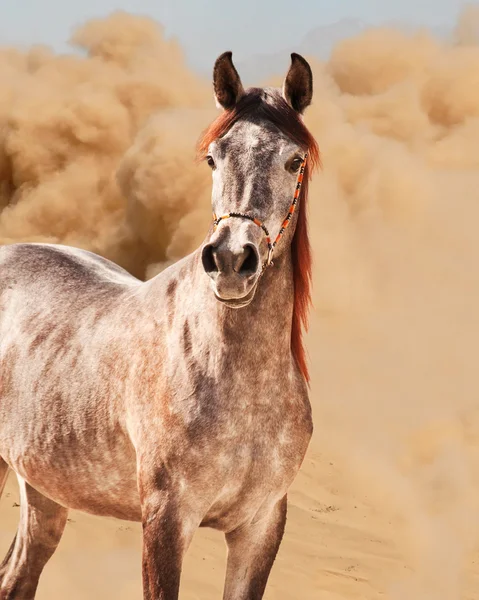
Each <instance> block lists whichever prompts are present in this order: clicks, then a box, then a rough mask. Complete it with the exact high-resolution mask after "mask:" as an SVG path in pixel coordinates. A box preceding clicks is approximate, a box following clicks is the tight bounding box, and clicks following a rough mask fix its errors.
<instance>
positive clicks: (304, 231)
mask: <svg viewBox="0 0 479 600" xmlns="http://www.w3.org/2000/svg"><path fill="white" fill-rule="evenodd" d="M253 115H254V116H255V117H256V116H258V117H263V118H265V119H266V120H267V121H270V122H271V123H273V124H274V125H275V126H276V127H278V129H280V131H282V132H283V133H284V134H285V135H287V136H288V137H289V138H291V139H292V140H293V141H294V142H295V143H296V144H298V146H300V147H301V148H303V149H304V150H305V151H308V161H307V163H306V168H305V172H304V178H303V184H302V187H301V193H300V196H299V207H298V209H299V210H298V220H297V224H296V230H295V232H294V236H293V241H292V244H291V256H292V262H293V282H294V304H293V323H292V329H291V351H292V353H293V356H294V357H295V359H296V361H297V363H298V366H299V369H300V371H301V373H302V374H303V376H304V378H305V380H306V381H307V382H308V383H309V372H308V365H307V362H306V353H305V349H304V345H303V337H302V334H303V329H304V330H305V331H307V329H308V314H309V308H310V305H311V278H312V255H311V245H310V242H309V236H308V221H307V213H306V211H307V200H308V183H309V178H310V177H311V173H312V170H313V169H314V168H315V167H317V166H319V165H320V163H321V160H320V154H319V148H318V144H317V142H316V140H315V139H314V138H313V136H312V135H311V133H310V132H309V131H308V129H307V128H306V126H305V125H304V123H303V121H302V119H301V117H300V116H299V115H298V113H297V112H296V111H295V110H293V109H292V108H291V107H290V106H289V104H288V103H287V102H286V101H285V100H284V99H283V98H282V96H281V95H280V94H279V93H272V92H271V91H269V90H263V89H261V88H252V89H249V90H248V91H247V93H246V94H245V95H244V96H243V97H242V98H241V99H240V100H239V102H238V103H237V104H236V105H235V106H234V107H233V108H232V109H230V110H225V111H223V112H222V113H221V114H220V115H219V116H218V117H217V119H216V120H215V121H213V123H212V124H211V125H210V126H209V127H208V128H207V129H206V131H204V132H203V135H202V136H201V138H200V140H199V142H198V158H200V159H202V158H204V157H205V156H206V155H207V152H208V147H209V145H210V144H211V142H213V141H214V140H216V139H217V138H220V137H222V136H223V135H225V133H226V132H227V131H228V130H229V129H230V128H231V127H232V126H233V125H234V124H235V123H236V122H237V121H238V120H239V119H242V118H245V117H250V116H253Z"/></svg>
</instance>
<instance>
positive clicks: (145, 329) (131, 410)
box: [0, 52, 319, 600]
mask: <svg viewBox="0 0 479 600" xmlns="http://www.w3.org/2000/svg"><path fill="white" fill-rule="evenodd" d="M291 58H292V61H291V66H290V68H289V71H288V74H287V76H286V78H285V81H284V85H283V88H282V90H279V89H273V88H265V89H262V88H250V89H247V90H245V89H244V88H243V86H242V83H241V80H240V78H239V76H238V73H237V71H236V69H235V67H234V65H233V62H232V53H231V52H225V53H224V54H222V55H221V56H220V57H219V58H218V59H217V60H216V63H215V66H214V73H213V84H214V93H215V98H216V102H217V104H218V106H219V107H221V112H220V114H219V116H218V118H217V119H216V120H215V121H214V122H213V123H212V124H211V125H210V127H209V128H208V130H207V131H206V132H204V134H203V136H202V138H201V140H200V142H199V146H198V149H199V156H201V157H202V158H204V159H205V161H206V162H207V163H208V164H209V165H210V167H211V169H212V180H213V183H212V205H213V211H214V215H215V216H214V218H213V223H212V226H211V228H210V230H209V231H208V233H207V237H206V239H205V242H204V244H202V246H201V247H200V248H198V249H197V250H196V251H195V252H193V253H192V254H190V255H189V256H187V257H185V258H183V259H182V260H180V261H178V262H177V263H176V264H174V265H172V266H170V267H169V268H168V269H166V270H164V271H163V272H161V273H160V274H159V275H157V276H156V277H155V278H153V279H151V280H149V281H146V282H142V281H140V280H138V279H136V278H134V277H132V276H131V275H130V274H129V273H127V272H126V271H124V270H123V269H122V268H120V267H119V266H117V265H115V264H113V263H111V262H109V261H107V260H105V259H103V258H102V257H100V256H97V255H95V254H92V253H90V252H87V251H83V250H79V249H75V248H70V247H66V246H62V245H50V244H33V243H29V244H23V243H19V244H12V245H7V246H3V247H2V248H0V489H3V487H4V484H5V481H6V479H7V475H8V472H9V470H10V469H11V470H13V471H14V472H15V474H16V476H17V478H18V483H19V486H20V497H21V509H20V523H19V526H18V531H17V534H16V536H15V539H14V541H13V543H12V545H11V547H10V550H9V551H8V554H7V556H6V558H5V560H4V562H3V563H2V565H1V567H0V598H1V600H7V599H8V600H10V599H13V598H15V599H16V600H31V599H33V598H34V596H35V593H36V589H37V586H38V582H39V578H40V575H41V572H42V570H43V568H44V566H45V564H46V563H47V561H48V560H49V558H50V557H51V556H52V554H53V553H54V551H55V549H56V547H57V545H58V543H59V541H60V538H61V536H62V532H63V530H64V527H65V523H66V521H67V514H68V510H69V509H70V508H71V509H77V510H81V511H85V512H88V513H92V514H95V515H106V516H110V517H116V518H119V519H126V520H132V521H139V522H141V523H142V527H143V560H142V564H143V597H144V599H145V600H160V599H161V600H176V599H177V598H178V594H179V587H180V574H181V568H182V562H183V558H184V555H185V552H186V550H187V549H188V546H189V544H190V542H191V540H192V537H193V535H194V532H195V530H196V529H197V528H198V527H200V526H206V527H213V528H216V529H218V530H220V531H222V532H224V534H225V537H226V543H227V546H228V561H227V572H226V580H225V588H224V596H223V598H224V599H225V600H259V599H260V598H262V597H263V594H264V590H265V587H266V584H267V580H268V577H269V574H270V570H271V568H272V566H273V563H274V560H275V557H276V554H277V551H278V548H279V546H280V543H281V540H282V537H283V533H284V527H285V521H286V508H287V491H288V488H289V486H290V485H291V483H292V482H293V480H294V478H295V476H296V474H297V472H298V470H299V469H300V467H301V464H302V461H303V459H304V456H305V453H306V450H307V448H308V445H309V442H310V439H311V435H312V430H313V427H312V415H311V406H310V403H309V398H308V372H307V366H306V360H305V355H304V349H303V345H302V341H301V332H302V329H303V328H304V326H305V325H306V324H307V314H308V310H309V303H310V283H311V252H310V246H309V242H308V231H307V221H306V198H307V183H308V178H309V177H310V174H311V172H312V168H313V167H314V166H315V165H316V164H319V151H318V147H317V144H316V142H315V140H314V138H313V137H312V136H311V134H310V133H309V132H308V130H307V128H306V127H305V125H304V123H303V119H302V113H303V112H304V110H305V109H306V108H307V106H308V105H309V104H310V102H311V98H312V73H311V69H310V66H309V65H308V63H307V62H306V61H305V60H304V58H302V57H301V56H299V55H297V54H292V55H291ZM306 157H307V160H306ZM270 232H271V235H273V234H274V236H275V237H274V238H273V237H271V235H270Z"/></svg>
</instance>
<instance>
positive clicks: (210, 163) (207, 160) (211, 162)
mask: <svg viewBox="0 0 479 600" xmlns="http://www.w3.org/2000/svg"><path fill="white" fill-rule="evenodd" d="M206 162H207V163H208V165H209V166H210V167H211V168H212V169H214V168H215V161H214V160H213V157H212V156H209V155H208V156H207V157H206Z"/></svg>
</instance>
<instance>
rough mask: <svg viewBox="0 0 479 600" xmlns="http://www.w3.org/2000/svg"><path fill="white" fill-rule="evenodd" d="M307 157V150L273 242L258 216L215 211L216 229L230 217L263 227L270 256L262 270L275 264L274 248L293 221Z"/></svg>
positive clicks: (214, 221)
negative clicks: (289, 202) (291, 199)
mask: <svg viewBox="0 0 479 600" xmlns="http://www.w3.org/2000/svg"><path fill="white" fill-rule="evenodd" d="M307 158H308V153H307V152H306V154H305V155H304V158H303V162H302V163H301V167H300V169H299V174H298V179H297V181H296V188H295V190H294V197H293V201H292V202H291V205H290V207H289V211H288V214H287V216H286V219H285V220H284V221H283V223H282V225H281V227H280V230H279V233H278V235H277V236H276V239H275V240H274V242H273V243H271V236H270V235H269V231H268V229H267V228H266V225H265V224H264V223H262V222H261V221H260V220H259V219H257V218H256V217H253V216H252V215H246V214H244V213H238V212H230V213H227V214H226V215H223V216H222V217H216V215H215V214H214V213H213V226H214V229H215V230H216V228H217V227H218V225H219V224H220V222H221V221H224V220H225V219H230V218H238V219H248V221H251V222H252V223H254V224H255V225H258V227H261V229H262V230H263V231H264V234H265V236H266V243H267V244H268V257H267V259H266V261H265V262H264V263H263V269H262V271H264V270H265V269H266V267H268V266H269V265H272V264H273V252H274V249H275V248H276V245H277V243H278V242H279V240H280V239H281V236H282V235H283V233H284V231H285V229H286V228H287V227H288V225H289V222H290V221H291V219H292V217H293V215H294V211H295V210H296V205H297V204H298V198H299V193H300V191H301V184H302V183H303V177H304V169H305V167H306V159H307Z"/></svg>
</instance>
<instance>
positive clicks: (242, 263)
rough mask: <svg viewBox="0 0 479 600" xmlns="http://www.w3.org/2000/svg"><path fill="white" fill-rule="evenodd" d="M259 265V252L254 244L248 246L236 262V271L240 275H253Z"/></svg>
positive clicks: (244, 247)
mask: <svg viewBox="0 0 479 600" xmlns="http://www.w3.org/2000/svg"><path fill="white" fill-rule="evenodd" d="M258 264H259V257H258V251H257V250H256V248H255V247H254V246H253V245H252V244H246V245H245V246H243V252H242V253H241V254H240V255H239V256H238V259H237V260H236V265H235V271H236V272H237V273H239V274H240V275H253V274H254V273H256V271H257V270H258Z"/></svg>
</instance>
